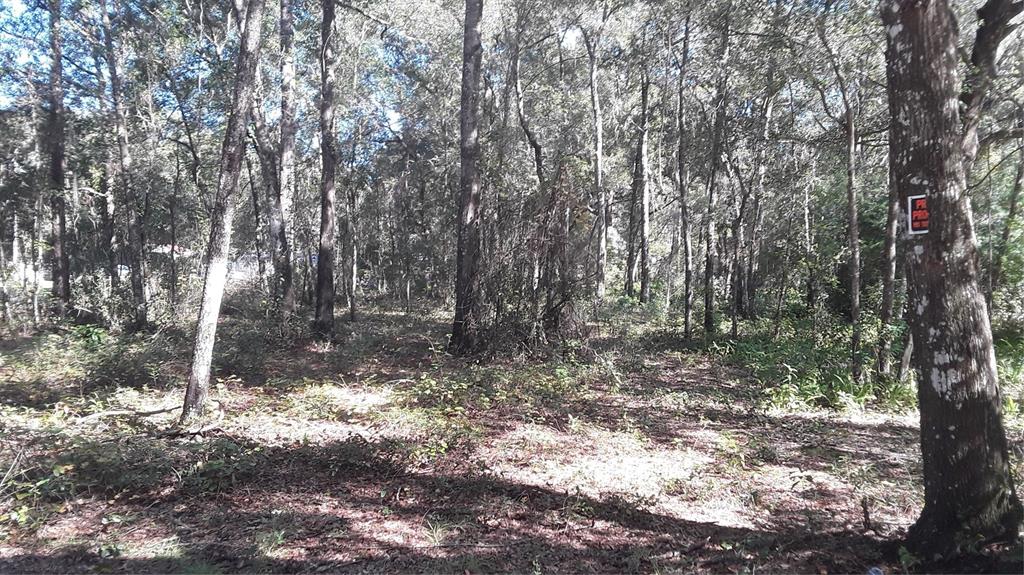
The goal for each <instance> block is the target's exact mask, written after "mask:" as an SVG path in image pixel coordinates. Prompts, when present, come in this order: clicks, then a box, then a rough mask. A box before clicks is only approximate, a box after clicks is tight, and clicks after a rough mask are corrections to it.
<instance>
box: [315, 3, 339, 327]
mask: <svg viewBox="0 0 1024 575" xmlns="http://www.w3.org/2000/svg"><path fill="white" fill-rule="evenodd" d="M322 6H323V20H322V22H321V25H320V174H321V176H320V247H319V250H318V252H317V261H316V317H315V319H314V321H313V327H314V330H315V331H316V332H317V334H319V335H320V336H321V337H330V336H332V335H333V334H334V251H335V250H334V241H335V237H334V236H335V232H334V227H335V222H334V203H335V194H336V192H335V179H336V178H335V173H336V172H337V168H338V166H337V164H338V154H337V151H336V149H335V148H336V147H337V145H336V143H335V136H334V76H335V73H334V34H335V32H334V14H335V6H334V0H324V1H323V3H322Z"/></svg>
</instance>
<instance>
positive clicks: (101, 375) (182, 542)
mask: <svg viewBox="0 0 1024 575" xmlns="http://www.w3.org/2000/svg"><path fill="white" fill-rule="evenodd" d="M446 327H447V326H446V324H445V322H444V318H443V317H441V316H436V317H435V316H430V315H427V314H412V315H406V314H403V313H399V312H388V311H376V312H373V313H370V314H366V315H365V316H364V317H363V318H362V321H361V322H360V323H359V324H358V325H357V326H353V328H352V329H350V330H349V332H348V333H346V334H345V335H344V336H343V337H342V341H340V342H339V343H338V344H336V345H323V344H315V343H311V342H308V341H303V340H301V339H292V340H283V341H287V343H280V342H281V341H282V340H281V339H280V338H275V337H269V336H266V335H263V334H260V333H256V332H255V331H254V328H253V325H252V324H251V323H247V322H245V321H242V320H241V319H240V318H237V317H232V316H230V315H229V316H228V317H226V318H225V320H224V322H223V325H222V328H221V333H220V334H219V335H220V340H219V344H218V345H219V346H220V347H219V348H218V356H217V358H216V361H217V365H218V366H219V367H218V373H217V383H216V385H215V392H214V398H215V399H216V400H217V402H218V405H219V409H218V412H217V415H216V417H217V418H218V420H217V421H215V422H214V423H213V424H212V427H213V428H212V429H211V430H210V431H208V432H206V433H204V434H202V435H194V436H185V437H182V436H167V435H166V434H165V433H164V432H165V430H167V429H169V428H170V427H171V426H172V424H173V422H174V420H175V416H176V413H175V412H173V411H172V412H165V413H160V414H155V415H151V416H136V415H130V414H124V413H118V411H120V410H124V411H139V410H152V409H157V408H165V407H166V408H171V407H175V406H177V405H178V402H179V401H180V397H181V394H182V388H181V381H182V380H183V374H184V371H185V369H186V368H187V350H188V345H187V341H186V338H185V337H184V335H183V334H182V333H175V332H173V331H170V330H165V331H162V332H158V333H155V334H148V335H144V336H136V337H134V338H120V339H118V338H113V337H104V336H103V335H102V334H99V335H97V334H91V333H86V332H83V331H78V332H75V333H68V332H59V333H51V334H42V335H38V336H34V337H32V338H21V339H14V340H9V341H7V342H4V343H2V344H0V354H2V358H0V401H2V404H0V405H2V407H0V411H2V413H0V416H2V424H0V425H2V430H0V433H2V437H3V444H4V451H3V456H2V457H3V461H0V464H2V469H0V473H3V472H7V471H8V470H10V472H9V473H8V476H7V478H6V479H5V480H4V483H3V487H2V491H0V496H2V497H3V499H2V500H0V511H2V512H3V514H4V520H3V522H2V523H0V572H55V571H60V572H101V573H113V572H122V571H127V572H181V573H211V572H212V573H216V572H253V571H263V572H322V571H328V572H334V571H360V572H363V571H368V572H435V571H439V572H459V573H477V572H492V571H515V572H527V571H529V572H584V571H585V572H590V571H597V572H634V571H640V572H658V571H687V572H690V571H699V572H722V573H726V572H751V573H753V572H755V571H773V572H803V573H808V572H814V573H822V572H858V573H865V572H867V570H868V569H869V568H871V567H873V566H878V567H880V568H882V570H883V571H884V572H885V573H890V572H900V571H903V570H904V568H905V567H908V566H909V565H901V563H900V559H899V555H898V554H897V553H896V552H895V551H893V550H894V549H895V547H893V546H892V545H891V544H889V542H890V541H893V540H896V539H898V537H899V536H900V535H901V533H902V532H903V531H904V530H905V528H906V527H907V526H908V525H909V523H910V522H911V521H912V520H913V518H914V517H915V515H916V513H917V512H918V511H919V508H920V505H921V501H920V492H921V486H920V482H919V479H918V477H919V473H920V469H919V468H920V460H919V455H918V451H917V433H918V432H917V429H916V427H915V426H916V423H915V420H916V416H915V415H914V414H912V413H907V414H893V413H880V412H857V413H846V414H839V413H835V412H827V411H807V412H795V411H782V410H773V409H770V408H766V407H764V403H763V401H762V399H763V390H761V389H758V388H757V386H756V385H755V384H754V383H753V382H752V381H751V379H750V378H748V377H746V376H745V374H744V373H742V372H740V371H738V370H737V369H735V368H731V367H728V366H726V365H723V363H722V362H721V361H720V360H717V359H714V358H712V357H710V356H707V355H704V354H700V353H697V352H690V351H686V350H684V349H682V348H681V347H679V346H678V345H677V344H675V343H674V342H673V341H672V340H671V338H663V337H662V338H654V337H644V336H643V334H642V333H641V334H640V335H637V334H636V333H634V332H630V331H629V330H618V329H617V328H610V327H605V328H604V330H603V333H602V337H600V338H598V340H597V345H598V352H597V354H596V358H595V359H594V360H593V361H589V362H587V363H586V364H582V363H573V362H564V361H560V360H547V361H536V360H526V359H521V360H509V359H503V360H493V361H488V362H481V364H477V363H473V362H465V361H462V360H457V359H454V358H451V357H448V356H446V355H444V354H443V353H442V352H441V351H440V349H441V348H442V342H443V341H444V333H445V328H446ZM602 350H604V351H602ZM1011 435H1012V441H1013V443H1014V444H1015V445H1016V446H1020V445H1021V443H1022V439H1024V436H1022V433H1021V430H1020V428H1019V427H1017V426H1013V427H1012V428H1011ZM1017 463H1018V464H1019V459H1018V461H1017ZM1012 553H1017V554H1018V556H1019V550H1017V551H1014V552H1012ZM1012 553H1011V555H1009V559H1007V556H1005V554H1004V557H1003V558H1002V559H1001V560H1000V561H1001V562H992V561H982V562H980V563H972V564H968V565H961V566H959V568H962V569H964V570H982V569H988V570H1017V572H1020V566H1019V564H1018V563H1014V562H1013V559H1014V555H1013V554H1012ZM903 559H904V563H906V562H907V560H908V558H907V557H904V558H903Z"/></svg>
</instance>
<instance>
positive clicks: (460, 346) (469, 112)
mask: <svg viewBox="0 0 1024 575" xmlns="http://www.w3.org/2000/svg"><path fill="white" fill-rule="evenodd" d="M482 14H483V0H466V17H465V29H464V33H463V40H462V96H461V102H460V111H459V141H460V144H459V157H460V165H461V169H460V175H459V220H458V226H459V229H458V245H457V254H456V262H457V263H456V270H455V319H454V321H453V322H452V338H451V343H450V348H451V350H452V351H454V352H456V353H468V352H471V351H473V350H474V349H476V348H477V347H478V346H479V344H480V343H481V342H480V341H479V339H480V330H481V327H482V326H481V325H480V324H481V318H480V317H479V313H480V310H479V308H480V302H479V301H478V298H479V297H480V295H479V289H478V288H479V285H478V284H479V281H480V278H479V276H480V253H481V240H482V237H481V233H480V232H481V230H480V226H481V217H480V209H481V206H480V200H481V194H480V170H479V166H478V163H479V160H480V134H479V132H478V129H477V125H478V124H479V119H480V66H481V57H482V53H483V48H482V46H481V44H480V17H481V15H482Z"/></svg>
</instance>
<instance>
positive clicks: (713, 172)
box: [704, 6, 731, 338]
mask: <svg viewBox="0 0 1024 575" xmlns="http://www.w3.org/2000/svg"><path fill="white" fill-rule="evenodd" d="M730 11H731V6H728V7H727V8H726V14H725V20H724V22H723V24H722V32H721V40H720V43H719V48H718V61H719V63H720V64H719V65H720V68H719V71H718V82H717V85H716V87H715V124H714V128H713V132H712V135H711V158H710V163H711V169H710V170H709V173H708V180H707V196H708V212H707V215H706V216H705V220H706V221H705V223H704V225H705V230H704V234H705V236H706V237H707V249H706V250H705V252H704V337H705V338H711V337H714V335H715V332H716V331H717V323H716V320H715V251H716V250H715V241H716V237H715V236H716V234H715V204H716V195H715V194H716V191H717V189H716V188H717V179H718V172H719V168H720V167H721V163H722V157H721V156H722V144H723V142H722V140H723V138H724V136H725V112H726V110H725V108H726V101H727V100H728V89H729V88H728V86H729V72H728V66H727V62H728V59H729V15H730Z"/></svg>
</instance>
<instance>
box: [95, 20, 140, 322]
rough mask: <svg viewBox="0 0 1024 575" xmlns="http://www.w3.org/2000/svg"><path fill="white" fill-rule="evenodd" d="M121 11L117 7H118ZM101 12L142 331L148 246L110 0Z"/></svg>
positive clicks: (119, 177) (118, 171)
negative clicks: (135, 176) (141, 216)
mask: <svg viewBox="0 0 1024 575" xmlns="http://www.w3.org/2000/svg"><path fill="white" fill-rule="evenodd" d="M114 10H115V12H116V10H117V4H116V3H115V4H114ZM100 11H101V12H102V23H103V48H104V54H105V58H106V61H107V73H108V75H109V76H110V99H111V102H112V106H111V108H112V109H113V112H114V131H115V133H116V135H117V158H118V164H117V166H116V174H117V181H118V183H119V184H120V187H121V197H122V198H124V200H125V205H126V212H127V215H128V242H127V248H128V254H129V261H130V262H131V271H130V274H131V278H130V279H131V288H132V304H133V308H134V309H133V318H132V321H133V322H134V325H135V327H137V328H141V327H143V326H145V325H146V323H148V312H147V310H146V290H145V276H146V269H145V265H144V263H143V262H144V255H143V253H144V246H143V241H142V240H143V234H142V226H143V222H141V221H139V212H138V206H137V204H138V201H137V198H136V195H135V188H134V186H133V177H132V174H133V170H134V168H133V166H132V154H131V147H130V146H129V143H128V120H127V113H126V111H125V105H124V87H123V86H122V82H121V70H120V67H119V64H118V62H119V59H118V52H117V49H116V48H115V46H114V35H113V31H112V29H111V25H110V12H109V11H108V9H107V2H106V0H100Z"/></svg>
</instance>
